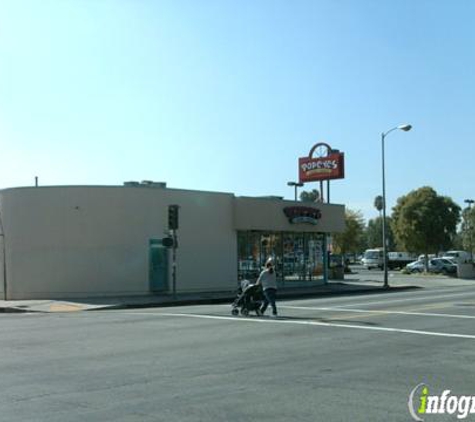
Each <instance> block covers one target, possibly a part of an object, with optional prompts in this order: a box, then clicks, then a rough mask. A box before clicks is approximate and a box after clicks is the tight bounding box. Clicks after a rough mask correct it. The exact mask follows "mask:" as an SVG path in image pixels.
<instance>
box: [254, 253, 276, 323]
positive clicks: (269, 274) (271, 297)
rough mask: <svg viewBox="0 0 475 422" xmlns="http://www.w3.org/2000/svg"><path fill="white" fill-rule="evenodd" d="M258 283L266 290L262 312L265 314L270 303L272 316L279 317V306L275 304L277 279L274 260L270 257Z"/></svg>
mask: <svg viewBox="0 0 475 422" xmlns="http://www.w3.org/2000/svg"><path fill="white" fill-rule="evenodd" d="M256 285H260V286H262V290H263V291H264V301H263V303H262V307H261V309H260V312H259V313H260V314H261V315H264V313H265V311H266V309H267V307H268V306H269V304H270V305H271V307H272V317H274V318H275V317H277V306H276V304H275V297H276V294H277V280H276V277H275V270H274V262H273V260H272V258H269V259H268V260H267V262H266V268H265V270H263V271H262V272H261V274H260V275H259V278H258V279H257V282H256Z"/></svg>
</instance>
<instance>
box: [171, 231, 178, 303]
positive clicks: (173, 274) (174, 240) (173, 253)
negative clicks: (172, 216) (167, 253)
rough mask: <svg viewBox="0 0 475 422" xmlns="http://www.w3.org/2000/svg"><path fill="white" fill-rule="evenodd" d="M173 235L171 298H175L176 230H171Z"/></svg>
mask: <svg viewBox="0 0 475 422" xmlns="http://www.w3.org/2000/svg"><path fill="white" fill-rule="evenodd" d="M172 232H173V233H172V235H173V236H172V237H173V252H172V286H173V287H172V288H173V299H176V246H177V236H176V230H172Z"/></svg>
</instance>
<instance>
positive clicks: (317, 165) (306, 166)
mask: <svg viewBox="0 0 475 422" xmlns="http://www.w3.org/2000/svg"><path fill="white" fill-rule="evenodd" d="M314 155H316V157H314ZM344 177H345V154H343V153H342V152H340V151H338V150H334V149H332V148H331V147H330V145H328V144H325V143H323V142H321V143H319V144H316V145H314V146H313V148H312V149H311V150H310V152H309V154H308V157H302V158H299V179H300V182H301V183H303V182H314V181H319V180H330V179H343V178H344Z"/></svg>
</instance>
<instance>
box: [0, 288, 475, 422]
mask: <svg viewBox="0 0 475 422" xmlns="http://www.w3.org/2000/svg"><path fill="white" fill-rule="evenodd" d="M425 282H426V284H427V286H426V288H423V289H416V290H408V291H404V292H396V293H380V294H379V293H378V294H370V295H355V296H340V297H328V296H326V297H322V298H312V299H306V300H293V301H281V302H279V310H280V317H279V318H278V319H276V320H274V319H271V318H266V317H263V318H258V317H249V318H244V317H232V316H231V314H230V306H229V305H206V306H188V307H170V308H149V309H137V310H117V311H96V312H78V313H56V314H3V315H0V341H1V343H0V344H1V349H0V350H1V358H0V374H1V376H0V389H1V392H2V394H1V395H0V420H2V421H3V420H5V421H22V422H25V421H58V422H59V421H61V422H64V421H180V422H182V421H183V422H188V421H207V422H213V421H233V422H237V421H285V422H289V421H312V422H314V421H365V422H366V421H410V420H413V419H412V418H411V415H410V414H409V410H408V399H409V395H410V393H411V390H412V389H413V388H415V387H416V386H417V385H418V384H419V383H426V384H427V385H428V386H429V388H430V391H431V392H433V393H437V394H440V393H441V392H442V391H443V390H445V389H449V390H451V392H452V394H465V395H475V377H474V375H475V364H474V359H475V351H474V350H475V327H474V322H475V282H473V281H471V282H463V281H458V280H447V279H440V280H437V279H436V280H435V281H434V280H432V281H431V280H429V279H426V281H425ZM431 416H432V415H426V416H425V418H424V419H425V420H426V421H430V420H457V418H456V416H455V415H452V416H449V415H446V416H438V417H432V419H431ZM472 416H473V417H475V415H472ZM467 420H471V418H470V416H469V417H468V418H467ZM472 420H473V418H472Z"/></svg>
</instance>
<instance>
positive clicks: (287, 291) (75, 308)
mask: <svg viewBox="0 0 475 422" xmlns="http://www.w3.org/2000/svg"><path fill="white" fill-rule="evenodd" d="M414 288H417V287H416V286H413V285H409V284H407V285H398V286H396V287H391V288H390V289H384V288H383V286H382V284H381V283H378V282H362V281H360V280H351V279H349V280H346V281H345V282H343V281H342V282H337V281H332V282H330V283H328V284H326V285H320V286H314V287H295V288H290V287H289V288H282V289H280V290H279V293H278V297H279V299H303V298H310V297H318V296H323V295H345V294H363V293H382V292H387V293H391V292H395V291H401V290H406V289H414ZM235 297H236V293H235V292H229V291H228V292H215V293H194V294H177V295H176V296H175V297H173V295H171V294H160V295H158V294H157V295H145V296H120V297H91V298H84V299H66V300H61V299H57V300H47V299H45V300H0V313H1V312H8V313H15V312H17V313H18V312H44V313H50V312H79V311H99V310H113V309H128V308H148V307H164V306H184V305H198V304H213V303H230V304H231V303H232V301H233V300H234V299H235Z"/></svg>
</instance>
